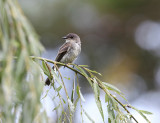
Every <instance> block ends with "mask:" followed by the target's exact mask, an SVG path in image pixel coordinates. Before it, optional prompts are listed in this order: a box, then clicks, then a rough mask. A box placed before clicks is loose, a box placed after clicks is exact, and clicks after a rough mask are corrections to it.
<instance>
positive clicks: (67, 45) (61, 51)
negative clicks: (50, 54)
mask: <svg viewBox="0 0 160 123" xmlns="http://www.w3.org/2000/svg"><path fill="white" fill-rule="evenodd" d="M70 47H71V43H69V42H67V43H64V44H63V45H62V46H61V47H60V48H59V51H58V55H57V57H56V59H55V61H57V62H60V61H61V59H62V58H63V56H64V55H65V54H66V53H67V52H68V50H69V49H70Z"/></svg>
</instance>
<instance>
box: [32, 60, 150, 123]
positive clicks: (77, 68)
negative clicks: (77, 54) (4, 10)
mask: <svg viewBox="0 0 160 123" xmlns="http://www.w3.org/2000/svg"><path fill="white" fill-rule="evenodd" d="M32 58H33V59H39V60H41V61H42V63H43V62H44V61H45V64H47V62H50V63H53V64H54V65H55V66H57V65H62V66H65V67H67V68H69V69H70V70H72V71H74V72H75V77H77V79H74V82H73V88H72V94H71V96H70V97H69V96H68V92H67V90H66V87H65V84H64V82H63V78H62V75H61V73H60V72H59V70H58V69H57V71H58V73H56V72H55V71H53V70H51V71H50V70H49V69H50V67H48V68H47V67H46V69H48V70H47V71H50V72H51V73H50V74H48V75H52V77H50V76H48V77H49V78H54V79H55V81H52V82H53V83H55V82H57V83H59V85H60V86H59V87H58V88H55V87H54V85H55V84H53V83H52V85H51V86H52V87H53V89H54V90H55V91H56V92H57V93H58V95H59V99H60V100H61V103H60V105H58V106H57V107H55V108H54V110H56V109H57V108H61V109H63V111H62V115H61V116H59V120H60V121H64V122H66V121H67V120H68V121H69V122H72V120H73V115H74V112H75V109H76V107H77V104H78V102H80V103H79V104H80V108H81V118H82V122H83V115H82V114H84V115H86V117H87V118H88V119H89V120H90V121H91V122H94V120H93V119H92V118H91V117H90V116H89V114H88V113H87V112H86V111H85V110H84V108H83V106H82V101H85V99H84V97H83V95H82V93H81V91H80V87H79V81H78V80H79V78H78V76H77V74H80V75H82V76H83V77H85V78H86V80H87V81H88V82H89V83H90V85H91V87H92V88H93V92H94V95H95V102H96V104H97V107H98V109H99V112H100V114H101V116H102V119H103V121H104V114H103V112H104V111H103V108H102V102H101V99H100V89H102V90H103V91H104V92H105V103H106V104H107V109H108V110H107V111H108V122H109V123H120V122H124V123H130V122H132V121H133V120H134V121H135V122H138V120H137V119H135V117H134V116H133V115H132V114H131V113H130V112H129V110H128V109H127V108H132V109H134V110H136V111H137V112H138V113H139V114H140V115H141V116H142V117H143V118H144V119H145V120H146V121H147V122H150V121H149V120H148V119H147V117H146V116H145V115H149V114H152V113H150V112H148V111H144V110H138V109H136V108H135V107H133V106H131V105H130V104H129V103H128V102H127V100H126V99H125V97H124V94H123V93H122V92H121V91H120V90H119V89H118V88H116V87H115V86H113V85H111V84H109V83H106V82H102V81H101V80H99V79H98V78H97V76H96V75H100V74H99V73H98V72H96V71H92V70H90V69H89V68H88V67H87V66H85V65H75V64H71V65H73V66H74V68H72V67H70V66H69V65H66V64H63V63H59V62H55V61H51V60H49V59H45V58H41V57H32ZM46 66H49V65H48V64H47V65H46ZM43 67H44V68H43V69H45V66H44V65H43ZM44 72H45V71H44ZM58 76H60V77H61V80H59V79H58V78H59V77H58ZM64 78H66V77H64ZM76 80H77V81H76ZM76 84H77V87H76V88H75V85H76ZM61 86H62V87H61ZM62 88H63V89H64V90H65V93H66V97H67V100H65V99H63V98H62V96H61V95H60V93H59V91H60V90H61V89H62ZM75 89H76V92H77V99H75ZM110 91H112V93H113V92H114V93H116V94H117V95H119V97H121V98H123V99H124V100H125V101H126V104H122V103H121V102H120V101H119V100H118V98H117V97H116V96H114V95H112V94H111V92H110ZM62 100H63V102H67V104H68V109H67V111H69V112H66V111H65V110H64V108H63V105H64V104H66V103H64V104H63V102H62ZM64 100H65V101H64ZM62 116H63V117H62ZM66 119H67V120H66Z"/></svg>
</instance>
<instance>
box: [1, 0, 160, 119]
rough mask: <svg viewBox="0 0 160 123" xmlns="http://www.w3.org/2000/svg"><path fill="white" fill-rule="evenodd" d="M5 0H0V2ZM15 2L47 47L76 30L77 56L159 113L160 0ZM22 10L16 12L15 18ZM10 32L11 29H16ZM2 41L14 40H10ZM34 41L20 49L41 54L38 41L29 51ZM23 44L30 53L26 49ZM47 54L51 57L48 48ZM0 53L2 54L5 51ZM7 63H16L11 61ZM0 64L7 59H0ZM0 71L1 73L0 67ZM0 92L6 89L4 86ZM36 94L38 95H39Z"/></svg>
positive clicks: (128, 95)
mask: <svg viewBox="0 0 160 123" xmlns="http://www.w3.org/2000/svg"><path fill="white" fill-rule="evenodd" d="M5 1H6V0H1V3H4V2H5ZM8 1H9V0H8ZM10 1H11V0H10ZM13 1H14V0H13ZM1 3H0V6H2V4H1ZM19 3H20V5H21V7H22V9H23V11H24V13H25V15H26V16H27V18H28V19H29V20H30V21H31V23H32V25H33V26H34V28H35V30H36V31H37V32H38V34H39V35H40V37H41V38H40V41H41V42H42V44H43V45H44V46H45V48H46V50H47V51H48V49H55V48H57V47H59V46H60V45H61V44H62V43H63V41H62V40H61V38H60V37H62V36H64V35H66V34H67V33H69V32H75V33H77V34H79V35H80V37H81V40H82V54H81V56H80V58H79V59H78V60H79V61H80V63H81V64H88V65H89V66H90V68H92V69H95V70H96V71H99V72H100V73H102V75H103V76H102V78H101V79H102V80H105V81H108V82H110V83H112V84H115V85H116V86H118V88H120V90H122V91H123V92H124V93H125V94H126V95H127V99H129V100H130V101H131V102H132V103H135V105H136V104H137V105H139V106H140V107H141V106H144V107H145V109H146V110H148V108H149V109H150V110H149V111H151V112H153V113H154V112H156V113H155V114H154V116H159V115H160V113H159V109H160V107H159V103H160V100H159V98H158V96H159V94H160V91H159V90H160V64H159V57H160V35H159V34H160V15H159V10H160V7H159V6H160V1H158V0H120V1H117V0H88V1H86V0H81V1H79V0H67V1H66V0H45V1H44V0H19ZM18 8H19V7H18ZM1 9H2V7H1ZM7 10H8V9H7ZM2 13H3V10H1V15H0V18H2V17H3V16H2V15H3V14H2ZM20 15H21V14H18V15H17V19H19V18H20V17H19V16H20ZM27 23H28V22H27ZM2 25H3V24H2ZM3 26H4V25H3ZM10 28H12V26H10ZM13 28H14V27H13ZM14 33H15V32H13V35H15V34H16V33H15V34H14ZM28 33H32V31H29V32H28ZM22 35H23V34H22ZM16 36H17V35H16ZM0 37H2V33H0ZM7 38H8V37H7ZM14 39H16V41H14V42H16V43H13V44H14V47H16V49H18V50H20V51H21V50H22V48H23V47H21V46H22V45H20V44H21V43H20V44H19V43H17V42H20V41H23V40H17V38H14ZM3 40H5V39H3ZM3 40H0V41H1V42H3ZM25 40H27V39H25ZM33 40H34V38H33ZM24 42H25V41H24ZM33 42H34V41H33ZM33 42H32V43H33ZM5 46H7V47H8V46H12V45H11V44H10V43H9V44H5ZM33 46H35V45H31V44H30V46H27V49H25V50H23V51H24V54H25V56H26V59H27V58H28V56H29V55H36V56H37V55H39V51H41V48H40V46H39V44H38V47H34V48H33V49H34V50H35V51H30V50H29V48H30V47H33ZM2 48H3V45H1V46H0V49H2ZM9 49H10V48H9ZM27 50H28V51H29V52H30V53H29V54H26V53H25V51H27ZM37 52H38V53H37ZM56 52H57V51H56ZM21 53H23V52H21ZM15 54H16V53H15V52H12V53H11V54H10V55H11V56H12V57H10V56H9V53H8V52H7V51H6V53H5V55H6V56H8V57H9V58H10V59H11V58H12V59H13V55H15ZM16 55H20V54H16ZM49 56H51V57H50V58H51V59H54V57H53V56H52V52H50V55H49ZM0 57H1V58H2V59H3V60H6V59H4V58H5V57H4V56H0ZM46 57H47V56H46ZM80 59H81V60H80ZM24 62H25V61H24ZM9 64H11V65H13V66H15V65H14V62H13V63H9ZM0 67H5V65H2V64H1V66H0ZM34 67H35V66H34ZM23 68H24V69H23V71H25V70H26V69H27V70H28V69H29V68H30V67H28V66H23ZM13 70H15V69H13ZM0 72H1V74H0V76H1V75H2V71H1V68H0ZM7 73H8V72H7ZM35 73H37V72H35ZM37 74H38V73H37ZM38 75H39V74H38ZM38 75H37V76H38ZM12 77H14V76H12ZM7 79H9V78H7ZM22 79H24V76H23V78H22ZM5 81H6V80H5ZM1 82H2V81H1ZM34 82H36V81H34ZM13 83H14V82H13ZM13 83H12V84H13ZM5 84H6V83H5ZM13 85H14V84H13ZM14 86H15V85H14ZM39 86H40V85H39ZM80 86H81V87H82V92H86V93H88V90H89V89H88V85H87V84H86V83H85V81H81V83H80ZM10 87H12V86H10ZM86 88H87V89H86ZM28 89H29V88H28ZM36 89H38V88H36ZM28 91H29V90H28ZM1 92H2V93H4V92H3V90H2V89H1ZM31 92H32V91H31ZM26 94H28V93H26ZM7 97H9V96H7ZM24 97H26V96H24ZM26 98H27V97H26ZM36 98H37V99H38V96H36ZM139 100H141V101H139ZM151 100H153V101H151ZM145 105H146V106H145ZM34 108H35V107H34ZM157 110H158V111H157ZM156 118H157V117H156ZM156 118H154V119H156ZM156 120H157V119H156ZM154 121H155V120H154Z"/></svg>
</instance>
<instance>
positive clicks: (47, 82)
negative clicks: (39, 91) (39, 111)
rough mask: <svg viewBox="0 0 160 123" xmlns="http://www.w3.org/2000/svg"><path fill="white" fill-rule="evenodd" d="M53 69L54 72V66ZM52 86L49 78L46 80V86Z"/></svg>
mask: <svg viewBox="0 0 160 123" xmlns="http://www.w3.org/2000/svg"><path fill="white" fill-rule="evenodd" d="M52 69H53V70H54V66H53V67H52ZM50 84H51V81H50V80H49V78H47V79H46V81H45V85H48V86H49V85H50Z"/></svg>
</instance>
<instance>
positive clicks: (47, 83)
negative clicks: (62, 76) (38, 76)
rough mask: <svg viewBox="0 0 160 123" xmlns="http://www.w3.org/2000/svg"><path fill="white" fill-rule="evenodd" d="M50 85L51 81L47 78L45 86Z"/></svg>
mask: <svg viewBox="0 0 160 123" xmlns="http://www.w3.org/2000/svg"><path fill="white" fill-rule="evenodd" d="M50 83H51V81H50V80H49V78H47V79H46V81H45V85H48V86H49V85H50Z"/></svg>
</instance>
